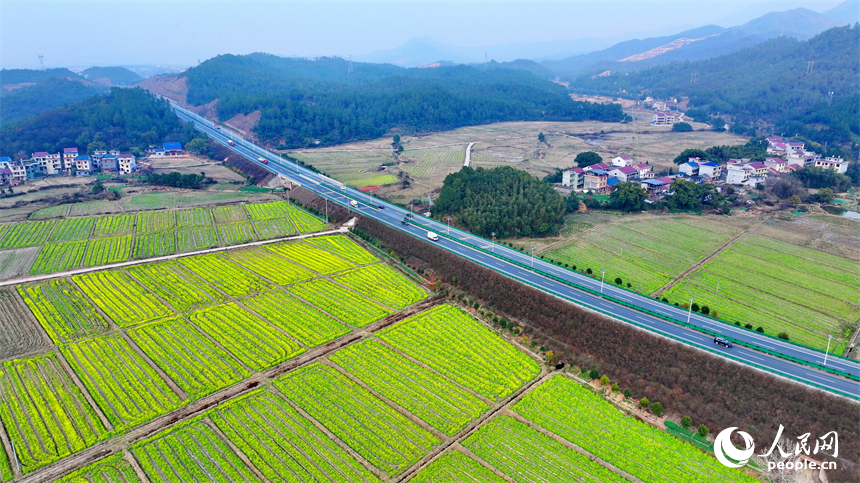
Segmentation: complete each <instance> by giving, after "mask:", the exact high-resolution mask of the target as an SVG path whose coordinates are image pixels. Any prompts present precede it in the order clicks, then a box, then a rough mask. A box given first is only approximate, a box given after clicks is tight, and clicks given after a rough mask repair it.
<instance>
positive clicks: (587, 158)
mask: <svg viewBox="0 0 860 483" xmlns="http://www.w3.org/2000/svg"><path fill="white" fill-rule="evenodd" d="M573 162H575V163H576V165H577V166H579V167H580V168H584V167H586V166H591V165H592V164H597V163H602V162H603V158H601V157H600V155H599V154H597V153H595V152H592V151H585V152H582V153H579V154H577V155H576V158H575V159H574V160H573Z"/></svg>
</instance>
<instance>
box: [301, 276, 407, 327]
mask: <svg viewBox="0 0 860 483" xmlns="http://www.w3.org/2000/svg"><path fill="white" fill-rule="evenodd" d="M288 290H289V291H290V292H292V293H294V294H296V295H298V296H299V297H301V298H302V299H304V300H306V301H308V302H312V303H313V304H314V305H316V306H317V307H319V308H321V309H323V310H325V311H326V312H327V313H329V314H331V315H333V316H335V317H337V318H338V319H340V320H342V321H344V322H346V323H347V324H349V325H354V326H356V327H364V326H365V325H367V324H369V323H371V322H376V321H377V320H379V319H381V318H383V317H386V316H388V315H390V314H392V313H393V311H392V310H390V309H387V308H385V307H383V306H381V305H379V304H377V303H375V302H372V301H370V300H367V299H365V298H364V297H362V296H360V295H358V294H357V293H355V292H351V291H350V290H349V289H346V288H344V287H341V286H340V285H338V284H336V283H332V282H329V281H328V280H325V279H317V280H314V281H312V282H306V283H300V284H296V285H293V286H292V287H290V288H289V289H288Z"/></svg>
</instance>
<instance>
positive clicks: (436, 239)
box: [427, 231, 439, 241]
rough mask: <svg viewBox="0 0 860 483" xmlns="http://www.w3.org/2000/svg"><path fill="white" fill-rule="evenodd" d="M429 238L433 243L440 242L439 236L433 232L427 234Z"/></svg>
mask: <svg viewBox="0 0 860 483" xmlns="http://www.w3.org/2000/svg"><path fill="white" fill-rule="evenodd" d="M427 238H429V239H430V240H431V241H439V235H437V234H435V233H433V232H432V231H428V232H427Z"/></svg>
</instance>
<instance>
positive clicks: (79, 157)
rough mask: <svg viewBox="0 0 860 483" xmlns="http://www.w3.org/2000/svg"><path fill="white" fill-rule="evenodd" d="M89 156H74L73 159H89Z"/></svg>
mask: <svg viewBox="0 0 860 483" xmlns="http://www.w3.org/2000/svg"><path fill="white" fill-rule="evenodd" d="M89 160H90V157H89V156H75V161H89Z"/></svg>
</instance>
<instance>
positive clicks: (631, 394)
mask: <svg viewBox="0 0 860 483" xmlns="http://www.w3.org/2000/svg"><path fill="white" fill-rule="evenodd" d="M622 394H624V397H626V398H629V397H631V396H633V391H631V390H630V388H629V387H625V388H624V391H623V392H622Z"/></svg>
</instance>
